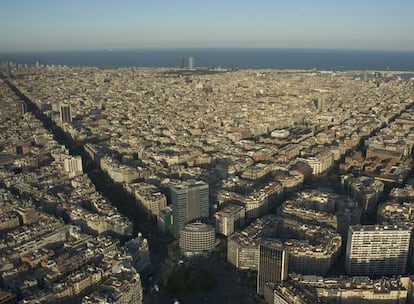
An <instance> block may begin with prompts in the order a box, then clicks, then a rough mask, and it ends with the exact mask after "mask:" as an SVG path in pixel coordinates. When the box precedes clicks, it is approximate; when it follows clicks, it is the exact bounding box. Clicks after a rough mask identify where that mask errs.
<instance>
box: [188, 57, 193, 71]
mask: <svg viewBox="0 0 414 304" xmlns="http://www.w3.org/2000/svg"><path fill="white" fill-rule="evenodd" d="M188 68H189V69H190V70H194V68H195V61H194V57H190V58H188Z"/></svg>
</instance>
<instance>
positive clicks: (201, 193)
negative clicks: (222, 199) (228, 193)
mask: <svg viewBox="0 0 414 304" xmlns="http://www.w3.org/2000/svg"><path fill="white" fill-rule="evenodd" d="M171 201H172V208H173V218H174V223H173V227H174V231H173V234H174V236H175V237H176V238H178V237H179V236H180V232H181V229H183V228H184V225H185V224H187V223H189V222H191V221H194V220H196V219H208V217H209V187H208V184H206V183H204V182H202V181H197V182H192V183H182V184H180V185H177V186H174V187H172V188H171Z"/></svg>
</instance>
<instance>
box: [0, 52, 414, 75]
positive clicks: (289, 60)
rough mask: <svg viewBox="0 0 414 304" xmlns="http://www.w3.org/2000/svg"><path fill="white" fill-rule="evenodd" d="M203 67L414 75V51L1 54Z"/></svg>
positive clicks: (30, 60)
mask: <svg viewBox="0 0 414 304" xmlns="http://www.w3.org/2000/svg"><path fill="white" fill-rule="evenodd" d="M190 56H192V57H194V59H195V66H197V67H223V68H231V67H236V68H239V69H267V68H269V69H270V68H271V69H313V68H315V69H319V70H337V71H348V70H382V71H385V70H392V71H412V72H414V51H365V50H364V51H356V50H322V49H254V48H250V49H240V48H238V49H235V48H233V49H232V48H226V49H218V48H211V49H138V50H116V49H114V50H88V51H48V52H16V53H0V62H4V61H12V62H16V63H25V64H34V63H35V62H36V61H38V62H39V63H40V64H45V65H46V64H47V65H68V66H95V67H131V66H139V67H177V66H178V65H179V58H180V57H183V58H184V63H185V65H187V63H188V57H190Z"/></svg>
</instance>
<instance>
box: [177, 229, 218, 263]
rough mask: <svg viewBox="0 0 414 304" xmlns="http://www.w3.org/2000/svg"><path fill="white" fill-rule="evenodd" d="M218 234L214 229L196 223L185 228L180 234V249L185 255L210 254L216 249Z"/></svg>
mask: <svg viewBox="0 0 414 304" xmlns="http://www.w3.org/2000/svg"><path fill="white" fill-rule="evenodd" d="M215 243H216V234H215V232H214V227H212V226H210V225H207V224H204V223H201V222H195V223H190V224H187V225H185V226H184V228H183V229H182V230H181V233H180V248H181V251H182V252H183V254H184V255H186V256H194V255H200V254H208V253H209V252H211V251H212V250H213V249H214V245H215Z"/></svg>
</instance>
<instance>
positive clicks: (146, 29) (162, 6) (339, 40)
mask: <svg viewBox="0 0 414 304" xmlns="http://www.w3.org/2000/svg"><path fill="white" fill-rule="evenodd" d="M2 8H3V9H2V10H1V12H0V20H2V22H1V25H2V26H1V27H0V39H1V41H2V43H1V46H0V52H15V51H41V50H81V49H85V50H86V49H128V48H177V47H200V48H211V47H242V48H244V47H253V48H254V47H258V48H262V47H266V48H267V47H270V48H328V49H378V50H409V51H412V50H414V39H412V38H411V36H410V29H411V28H413V27H414V21H413V20H412V18H410V12H412V11H413V9H414V3H413V2H411V1H405V0H400V1H392V2H390V1H383V0H381V1H372V0H369V1H364V2H363V3H360V2H357V1H348V2H340V3H338V2H335V3H332V2H329V1H325V0H318V1H313V2H307V1H303V0H300V1H294V2H293V3H289V4H287V3H277V2H273V1H264V0H262V1H259V2H255V3H252V2H248V1H238V2H235V1H226V3H222V2H219V1H216V0H214V1H209V2H208V3H200V2H191V1H187V0H180V1H175V2H167V1H159V2H157V3H153V2H149V1H136V2H135V1H123V2H122V3H119V2H115V1H99V2H98V1H96V0H91V1H87V2H81V1H78V0H76V1H71V2H70V3H69V2H63V1H50V0H44V1H40V2H39V1H22V0H18V1H13V2H7V3H4V4H3V7H2Z"/></svg>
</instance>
